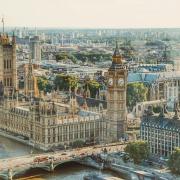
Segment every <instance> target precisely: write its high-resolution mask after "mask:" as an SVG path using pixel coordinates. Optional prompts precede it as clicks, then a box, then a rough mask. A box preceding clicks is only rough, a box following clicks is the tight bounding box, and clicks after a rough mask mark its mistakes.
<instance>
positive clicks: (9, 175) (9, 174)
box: [8, 169, 13, 180]
mask: <svg viewBox="0 0 180 180" xmlns="http://www.w3.org/2000/svg"><path fill="white" fill-rule="evenodd" d="M12 178H13V170H12V169H8V180H12Z"/></svg>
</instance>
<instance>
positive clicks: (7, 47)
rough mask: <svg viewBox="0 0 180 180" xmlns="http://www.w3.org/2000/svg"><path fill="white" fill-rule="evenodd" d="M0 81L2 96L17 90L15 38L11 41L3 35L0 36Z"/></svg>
mask: <svg viewBox="0 0 180 180" xmlns="http://www.w3.org/2000/svg"><path fill="white" fill-rule="evenodd" d="M0 81H1V82H2V83H3V86H4V94H5V95H8V94H9V93H11V92H13V91H14V90H16V89H17V68H16V38H15V35H14V34H13V36H12V40H10V38H9V36H8V35H7V34H5V33H3V34H1V35H0Z"/></svg>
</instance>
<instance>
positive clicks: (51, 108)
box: [0, 100, 106, 150]
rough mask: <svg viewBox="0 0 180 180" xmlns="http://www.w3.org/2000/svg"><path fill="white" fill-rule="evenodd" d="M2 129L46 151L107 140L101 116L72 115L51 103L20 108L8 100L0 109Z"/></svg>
mask: <svg viewBox="0 0 180 180" xmlns="http://www.w3.org/2000/svg"><path fill="white" fill-rule="evenodd" d="M0 127H1V129H3V130H6V131H9V132H11V133H15V134H17V135H21V136H24V137H25V138H27V139H29V142H30V144H32V145H34V146H35V147H37V148H40V149H43V150H48V149H51V148H52V147H56V146H68V145H72V144H73V142H75V141H77V140H82V141H84V142H86V143H99V142H102V141H103V140H104V137H105V136H106V124H105V121H104V118H103V116H102V115H100V114H98V113H89V112H85V111H84V112H79V114H71V113H70V111H69V110H67V108H64V107H58V106H57V105H55V104H54V103H52V102H36V104H32V105H30V104H29V103H28V104H27V102H26V103H21V105H20V104H17V101H16V100H14V101H13V100H6V101H5V102H4V105H3V106H1V107H0Z"/></svg>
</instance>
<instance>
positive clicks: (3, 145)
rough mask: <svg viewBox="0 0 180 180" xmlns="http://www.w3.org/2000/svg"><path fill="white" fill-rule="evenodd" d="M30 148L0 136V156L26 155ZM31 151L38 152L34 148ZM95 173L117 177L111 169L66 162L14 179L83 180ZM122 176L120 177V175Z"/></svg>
mask: <svg viewBox="0 0 180 180" xmlns="http://www.w3.org/2000/svg"><path fill="white" fill-rule="evenodd" d="M31 150H32V148H31V147H29V146H26V145H24V144H21V143H19V142H16V141H14V140H11V139H8V138H5V137H2V136H0V158H8V157H15V156H22V155H27V154H29V153H30V152H31ZM33 153H38V151H37V150H34V152H33ZM91 173H95V174H98V175H102V176H104V177H112V176H113V177H119V178H120V175H119V174H117V173H113V172H111V171H101V170H96V169H93V168H90V167H86V166H82V165H79V164H77V163H66V164H63V165H60V166H58V167H57V168H56V169H55V171H54V172H53V173H52V172H51V173H49V172H46V171H44V170H41V169H32V170H29V171H27V172H25V173H24V174H22V175H20V176H19V177H16V178H15V179H19V180H20V179H23V180H24V179H26V180H30V179H31V180H44V179H47V180H83V176H85V175H88V174H91ZM121 178H122V177H121Z"/></svg>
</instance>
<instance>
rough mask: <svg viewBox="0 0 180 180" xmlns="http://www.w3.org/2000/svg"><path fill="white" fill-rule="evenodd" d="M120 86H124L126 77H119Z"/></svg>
mask: <svg viewBox="0 0 180 180" xmlns="http://www.w3.org/2000/svg"><path fill="white" fill-rule="evenodd" d="M118 86H124V79H123V78H119V79H118Z"/></svg>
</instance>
